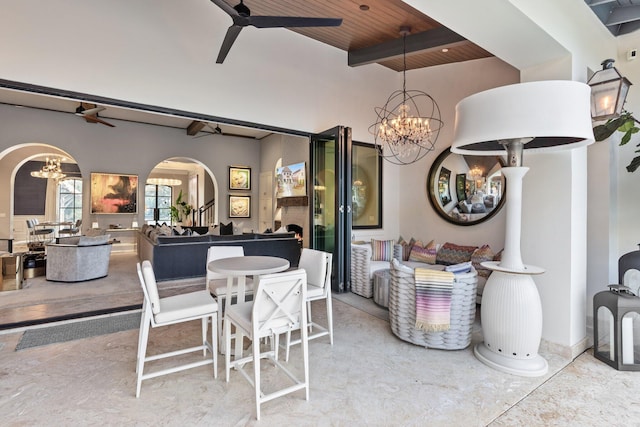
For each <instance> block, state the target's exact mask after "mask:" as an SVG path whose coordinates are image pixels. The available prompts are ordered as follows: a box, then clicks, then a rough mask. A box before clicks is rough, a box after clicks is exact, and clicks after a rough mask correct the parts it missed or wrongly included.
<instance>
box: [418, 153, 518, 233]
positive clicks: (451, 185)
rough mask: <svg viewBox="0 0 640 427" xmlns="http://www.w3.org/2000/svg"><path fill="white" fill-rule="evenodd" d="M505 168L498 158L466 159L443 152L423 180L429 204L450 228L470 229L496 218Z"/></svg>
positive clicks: (504, 182) (502, 161) (502, 202)
mask: <svg viewBox="0 0 640 427" xmlns="http://www.w3.org/2000/svg"><path fill="white" fill-rule="evenodd" d="M504 165H505V162H504V160H503V159H502V157H500V156H468V155H462V154H454V153H452V152H451V149H449V148H447V149H446V150H444V151H443V152H442V153H440V155H439V156H438V158H436V160H435V161H434V162H433V165H432V166H431V170H429V178H428V179H427V192H428V193H429V201H430V202H431V205H432V206H433V208H434V209H435V211H436V212H437V213H438V215H440V216H441V217H442V218H444V219H445V220H447V221H448V222H450V223H452V224H457V225H474V224H479V223H481V222H483V221H486V220H488V219H489V218H491V217H492V216H494V215H495V214H497V213H498V212H499V211H500V209H502V206H503V205H504V201H505V190H506V181H505V177H504V175H503V174H502V167H503V166H504Z"/></svg>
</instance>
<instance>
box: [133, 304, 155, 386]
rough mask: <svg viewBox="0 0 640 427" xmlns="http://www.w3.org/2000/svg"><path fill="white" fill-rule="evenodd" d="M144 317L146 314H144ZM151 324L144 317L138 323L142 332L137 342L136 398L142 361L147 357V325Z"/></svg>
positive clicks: (140, 379)
mask: <svg viewBox="0 0 640 427" xmlns="http://www.w3.org/2000/svg"><path fill="white" fill-rule="evenodd" d="M145 317H146V316H145ZM150 326H151V319H147V318H145V319H144V323H143V324H142V325H140V328H141V329H142V334H140V342H139V343H138V366H137V368H136V372H137V373H138V377H137V381H136V398H138V397H140V387H141V386H142V373H143V371H144V361H145V358H146V357H147V341H148V340H149V327H150Z"/></svg>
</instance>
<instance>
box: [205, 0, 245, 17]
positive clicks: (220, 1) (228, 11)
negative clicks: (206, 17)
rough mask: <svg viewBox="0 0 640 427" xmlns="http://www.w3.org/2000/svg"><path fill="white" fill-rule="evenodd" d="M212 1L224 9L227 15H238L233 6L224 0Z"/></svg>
mask: <svg viewBox="0 0 640 427" xmlns="http://www.w3.org/2000/svg"><path fill="white" fill-rule="evenodd" d="M211 3H213V4H215V5H216V6H218V7H219V8H220V9H222V10H224V12H225V13H226V14H227V15H230V16H232V17H233V16H238V12H237V11H236V10H235V9H234V8H233V7H232V6H229V5H228V4H227V3H226V2H225V1H224V0H211Z"/></svg>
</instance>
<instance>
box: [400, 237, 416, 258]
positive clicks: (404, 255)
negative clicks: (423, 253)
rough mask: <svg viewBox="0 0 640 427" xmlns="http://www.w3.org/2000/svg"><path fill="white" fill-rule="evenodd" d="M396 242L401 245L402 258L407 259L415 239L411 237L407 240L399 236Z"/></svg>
mask: <svg viewBox="0 0 640 427" xmlns="http://www.w3.org/2000/svg"><path fill="white" fill-rule="evenodd" d="M398 243H399V244H400V245H401V246H402V260H403V261H408V260H409V255H411V248H413V245H415V243H416V239H414V238H413V237H412V238H411V240H409V241H408V242H407V241H406V240H404V239H403V238H402V236H400V238H399V239H398Z"/></svg>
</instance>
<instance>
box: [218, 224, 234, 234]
mask: <svg viewBox="0 0 640 427" xmlns="http://www.w3.org/2000/svg"><path fill="white" fill-rule="evenodd" d="M220 235H221V236H232V235H233V221H229V224H224V223H222V222H221V223H220Z"/></svg>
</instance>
